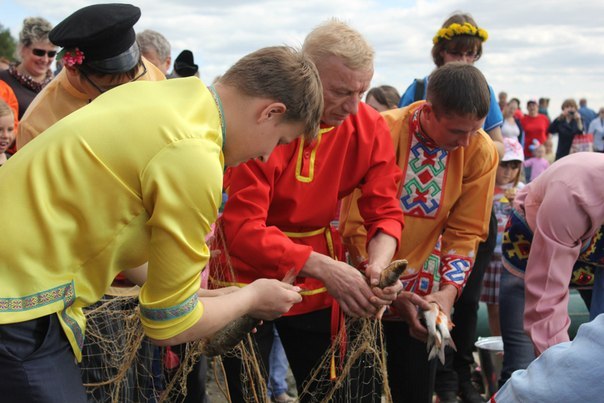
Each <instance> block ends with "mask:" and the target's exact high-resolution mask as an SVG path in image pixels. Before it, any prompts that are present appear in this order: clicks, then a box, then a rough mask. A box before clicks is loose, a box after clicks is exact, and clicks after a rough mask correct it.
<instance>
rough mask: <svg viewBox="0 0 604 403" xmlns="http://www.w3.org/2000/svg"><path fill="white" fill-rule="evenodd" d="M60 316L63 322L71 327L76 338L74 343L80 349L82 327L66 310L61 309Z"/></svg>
mask: <svg viewBox="0 0 604 403" xmlns="http://www.w3.org/2000/svg"><path fill="white" fill-rule="evenodd" d="M61 318H62V319H63V321H64V322H65V324H66V325H67V326H69V328H70V329H71V332H72V333H73V337H75V339H76V344H77V345H78V348H79V349H80V351H81V350H82V348H84V332H83V331H82V328H80V325H78V322H76V321H75V320H73V319H72V318H71V317H70V316H69V315H67V311H66V310H65V309H64V310H62V311H61Z"/></svg>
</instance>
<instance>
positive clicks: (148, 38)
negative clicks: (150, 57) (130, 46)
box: [136, 29, 171, 61]
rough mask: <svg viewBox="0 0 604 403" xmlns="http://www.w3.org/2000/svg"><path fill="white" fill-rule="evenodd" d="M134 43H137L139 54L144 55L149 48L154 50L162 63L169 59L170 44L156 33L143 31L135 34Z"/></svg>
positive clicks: (147, 30) (148, 30)
mask: <svg viewBox="0 0 604 403" xmlns="http://www.w3.org/2000/svg"><path fill="white" fill-rule="evenodd" d="M136 42H138V46H139V47H140V49H141V53H146V52H147V50H148V49H150V48H151V49H155V51H156V52H157V56H159V58H160V59H161V60H162V61H166V60H167V59H168V58H169V57H170V51H171V48H170V42H168V40H167V39H166V37H165V36H163V35H162V34H160V33H159V32H157V31H153V30H151V29H145V30H144V31H143V32H140V33H138V34H136Z"/></svg>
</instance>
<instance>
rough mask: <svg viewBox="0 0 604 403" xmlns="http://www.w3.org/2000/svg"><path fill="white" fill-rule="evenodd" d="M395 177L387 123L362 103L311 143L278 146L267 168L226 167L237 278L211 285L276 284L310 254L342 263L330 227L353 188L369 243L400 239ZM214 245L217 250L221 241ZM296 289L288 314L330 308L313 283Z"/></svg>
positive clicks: (216, 272) (218, 263)
mask: <svg viewBox="0 0 604 403" xmlns="http://www.w3.org/2000/svg"><path fill="white" fill-rule="evenodd" d="M401 178H402V173H401V170H400V169H399V168H398V166H397V165H396V161H395V155H394V147H393V144H392V139H391V137H390V132H389V129H388V126H387V125H386V122H385V121H384V119H383V118H382V117H381V116H380V115H379V114H378V113H377V112H375V111H374V110H373V109H372V108H371V107H369V106H367V105H365V104H363V103H361V104H359V111H358V113H357V114H356V115H351V116H349V117H348V118H347V119H346V120H345V121H344V122H343V123H342V124H341V125H340V126H337V127H322V128H321V134H320V135H319V137H317V139H316V140H314V141H313V142H312V143H310V144H305V143H304V141H303V139H298V140H296V141H294V142H292V143H291V144H287V145H282V146H279V147H277V148H276V149H275V151H274V152H273V153H272V155H271V157H270V159H269V160H268V161H267V162H266V163H262V162H258V161H249V162H248V163H246V164H243V165H240V166H238V167H235V168H231V169H230V170H229V172H228V174H227V177H226V179H225V180H226V182H225V186H226V187H228V194H229V198H228V201H227V203H226V205H225V208H224V212H223V215H222V217H221V219H220V220H219V223H220V225H221V227H222V234H223V235H224V241H225V244H226V247H227V249H228V255H229V258H230V262H229V263H230V265H232V267H233V270H234V273H235V276H236V279H233V278H232V277H231V276H229V275H227V276H224V277H222V278H223V279H224V280H225V281H223V282H221V281H218V282H216V281H215V283H216V284H219V285H224V284H229V283H230V284H232V283H233V282H236V283H244V284H247V283H250V282H252V281H254V280H256V279H258V278H275V279H280V280H281V279H283V277H284V276H285V274H286V273H288V272H289V271H290V270H291V269H294V270H295V272H296V273H298V272H299V271H300V270H301V269H302V267H303V266H304V264H305V263H306V261H307V260H308V257H309V256H310V253H311V251H313V250H314V251H315V252H318V253H323V254H325V255H331V256H332V257H334V258H337V259H339V260H344V259H345V256H344V252H343V247H342V243H341V241H340V237H339V235H338V233H337V231H336V230H335V229H333V228H331V227H330V222H331V221H332V220H333V219H334V217H335V216H336V212H337V208H338V202H339V200H340V199H341V198H342V197H344V196H346V195H348V194H350V193H351V192H352V191H353V190H354V189H355V188H357V187H360V188H361V190H362V192H363V196H362V197H361V198H360V199H359V207H360V209H361V213H362V215H363V218H364V222H365V226H366V227H367V231H368V239H369V240H370V239H371V238H372V237H373V235H375V233H376V232H377V231H378V230H381V231H383V232H385V233H386V234H388V235H391V236H392V237H394V238H396V239H397V240H399V239H400V236H401V232H402V228H403V214H402V210H401V207H400V202H399V199H398V195H399V185H400V181H401ZM218 232H221V231H218ZM214 248H217V249H221V248H222V242H221V240H220V239H219V240H218V241H217V242H215V245H214ZM225 255H226V253H221V255H219V256H220V258H219V259H214V262H213V264H212V265H211V267H212V277H213V278H214V279H216V278H219V279H220V274H221V273H220V271H224V269H220V267H222V268H224V267H225V264H226V260H225ZM295 284H296V285H299V286H300V287H302V288H303V289H304V290H305V292H303V293H302V295H303V301H302V302H301V303H299V304H296V305H295V306H294V307H293V308H292V309H291V310H290V312H289V313H288V314H289V315H296V314H302V313H307V312H312V311H315V310H318V309H323V308H326V307H329V306H331V304H332V298H331V296H329V294H328V293H327V292H326V289H325V286H324V284H323V283H321V282H320V281H319V280H317V279H314V278H310V277H298V278H297V279H296V282H295Z"/></svg>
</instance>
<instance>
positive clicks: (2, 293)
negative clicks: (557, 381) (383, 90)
mask: <svg viewBox="0 0 604 403" xmlns="http://www.w3.org/2000/svg"><path fill="white" fill-rule="evenodd" d="M267 71H270V74H266V72H267ZM322 109H323V99H322V88H321V83H320V80H319V75H318V72H317V70H316V68H315V66H314V64H312V62H311V61H310V59H308V58H307V57H306V56H304V55H303V54H301V53H300V52H298V51H296V50H293V49H291V48H288V47H273V48H265V49H261V50H259V51H257V52H254V53H252V54H250V55H248V56H246V57H244V58H242V59H241V60H239V61H238V62H237V63H236V64H235V65H234V66H233V67H231V68H230V69H229V70H228V71H227V72H226V73H225V74H224V75H223V76H222V77H221V78H220V80H219V81H218V82H217V83H216V84H215V86H214V87H206V86H204V85H203V83H202V82H201V81H200V80H199V79H197V78H191V79H182V80H169V81H162V82H144V81H138V82H133V83H128V84H124V85H121V86H119V87H118V88H115V89H112V90H111V91H108V92H107V93H105V94H102V95H101V96H99V97H98V98H97V99H96V100H95V101H94V102H93V103H91V104H90V105H88V106H85V107H83V108H81V109H79V110H78V111H76V112H73V113H72V114H70V115H69V116H67V117H65V118H64V119H62V120H61V121H60V122H57V123H56V124H55V125H53V126H52V127H51V128H49V129H48V130H47V131H46V132H45V133H44V134H43V135H42V136H39V137H38V138H37V139H36V141H33V142H31V144H29V145H28V146H27V147H26V148H24V149H23V150H21V151H20V152H18V153H17V154H16V155H15V157H13V158H11V160H10V161H8V163H7V164H5V165H4V166H3V167H2V170H1V172H0V203H1V204H2V206H3V209H2V210H0V221H1V222H2V223H3V226H2V233H3V236H4V237H5V238H7V239H10V240H11V242H3V243H1V244H0V255H1V256H3V258H2V261H1V262H0V278H2V281H1V282H0V378H2V379H3V381H2V382H0V395H1V396H2V398H3V401H7V402H23V401H36V399H38V400H37V401H45V402H46V401H62V402H63V401H69V402H84V401H86V397H85V392H84V389H83V387H82V384H81V381H80V373H79V370H78V368H77V366H76V365H75V362H74V359H73V358H74V355H75V357H76V358H77V359H78V360H79V359H80V358H81V347H82V344H83V340H84V331H85V318H84V315H83V312H82V309H83V308H84V307H86V306H88V305H90V304H92V303H94V302H95V301H97V300H98V299H99V298H100V297H101V296H102V295H103V293H104V292H105V290H106V288H107V287H108V286H109V284H111V281H112V280H113V278H114V277H115V275H116V274H117V273H118V272H119V271H120V270H121V269H122V268H123V267H135V266H137V265H140V264H142V263H144V262H145V261H148V262H149V269H148V278H147V281H146V282H145V284H144V285H143V287H142V288H141V292H140V298H139V300H140V312H141V321H142V324H143V328H144V331H145V333H146V334H147V335H148V336H149V337H150V338H151V339H153V340H155V341H156V342H157V343H158V344H160V345H174V344H179V343H183V342H186V341H192V340H196V339H200V338H204V337H209V336H211V335H212V334H214V333H215V332H216V331H217V330H219V329H220V328H222V327H223V326H224V325H226V324H227V323H229V322H231V321H233V320H234V319H236V318H237V317H240V316H242V315H243V314H250V315H252V316H254V317H257V318H260V319H274V318H275V317H278V316H279V315H281V314H283V313H285V312H287V311H288V310H289V308H290V307H291V306H292V304H294V303H296V302H299V301H300V300H301V297H300V296H299V294H298V291H299V290H298V289H297V288H296V287H293V286H291V285H288V284H284V283H282V282H279V281H276V280H272V281H271V280H259V281H257V282H254V283H253V284H250V285H249V286H246V287H244V288H243V289H241V290H239V291H236V292H232V293H230V294H228V295H218V296H215V295H212V296H207V297H206V296H202V297H198V291H199V286H200V276H201V271H202V269H203V268H204V266H205V265H206V263H207V261H208V258H209V250H208V248H207V246H206V244H205V241H204V237H205V235H206V234H207V233H208V232H209V231H210V225H211V224H212V223H213V222H214V220H215V219H216V216H217V214H218V207H219V206H220V202H221V197H222V174H223V171H224V167H225V166H232V165H237V164H239V163H241V162H244V161H246V160H248V159H250V158H258V159H260V160H266V159H268V157H269V155H270V154H271V152H272V150H273V149H274V147H275V146H276V145H278V144H282V143H288V142H290V141H293V140H294V139H295V138H297V137H298V136H299V135H300V134H301V133H317V132H318V124H319V119H320V116H321V112H322ZM70 347H71V348H70ZM70 350H71V351H70Z"/></svg>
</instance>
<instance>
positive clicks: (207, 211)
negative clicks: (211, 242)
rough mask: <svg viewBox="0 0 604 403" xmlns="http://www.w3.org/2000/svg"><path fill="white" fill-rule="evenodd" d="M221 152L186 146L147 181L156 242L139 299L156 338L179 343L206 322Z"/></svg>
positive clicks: (165, 157)
mask: <svg viewBox="0 0 604 403" xmlns="http://www.w3.org/2000/svg"><path fill="white" fill-rule="evenodd" d="M220 152H221V151H220V146H219V145H218V144H216V143H215V142H211V141H203V140H200V139H187V140H181V141H179V142H177V143H173V144H171V145H169V146H168V147H166V148H164V149H163V150H162V151H161V152H160V153H159V154H158V155H157V156H156V157H154V158H153V160H152V162H151V163H150V164H149V166H148V167H147V168H145V170H144V171H143V173H142V175H141V176H142V178H141V182H142V194H143V204H144V206H145V208H146V209H147V211H148V213H149V216H150V218H149V221H148V223H147V225H148V230H149V231H150V236H151V242H150V248H149V249H150V250H149V270H148V278H147V281H146V282H145V284H144V285H143V287H142V288H141V293H140V298H139V299H140V306H141V320H142V323H143V326H144V329H145V332H146V334H147V335H149V336H150V337H152V338H155V339H167V338H170V337H173V336H175V335H177V334H179V333H181V332H183V331H184V330H186V329H188V328H189V327H191V326H193V324H195V323H196V322H197V321H198V320H199V319H200V318H201V316H202V313H203V307H202V306H201V303H199V301H198V298H197V294H196V293H197V291H198V290H199V288H200V284H201V283H200V282H201V271H202V269H203V268H204V267H205V265H206V264H207V262H208V259H209V249H208V247H207V245H206V244H205V236H206V235H207V234H208V233H209V231H210V226H211V224H212V223H213V222H214V221H215V220H216V217H217V215H218V207H219V206H220V202H221V197H222V191H221V189H222V164H221V162H220Z"/></svg>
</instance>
